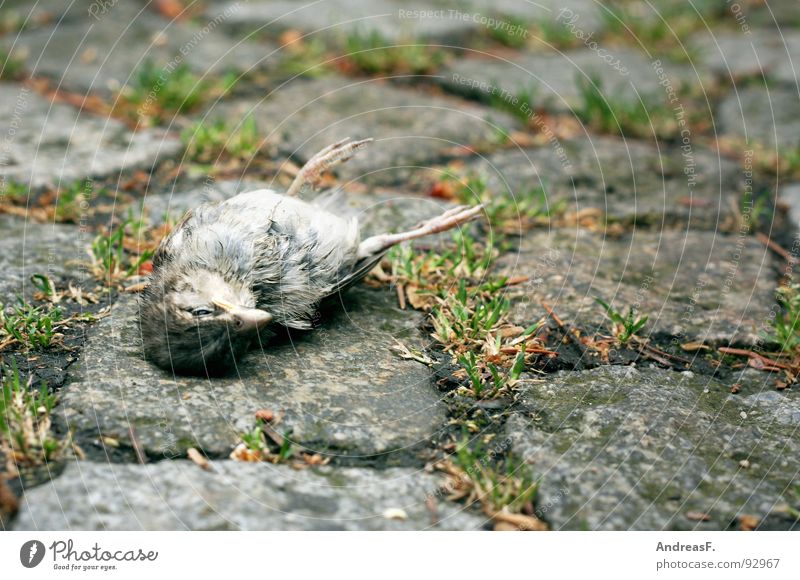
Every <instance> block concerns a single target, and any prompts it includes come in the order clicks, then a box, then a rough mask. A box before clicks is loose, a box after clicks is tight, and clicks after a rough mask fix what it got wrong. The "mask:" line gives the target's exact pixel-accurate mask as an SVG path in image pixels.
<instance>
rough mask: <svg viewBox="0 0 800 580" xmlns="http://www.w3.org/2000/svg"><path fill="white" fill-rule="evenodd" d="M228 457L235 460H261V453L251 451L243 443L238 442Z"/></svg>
mask: <svg viewBox="0 0 800 580" xmlns="http://www.w3.org/2000/svg"><path fill="white" fill-rule="evenodd" d="M230 458H231V459H233V460H235V461H261V459H262V457H261V453H260V452H259V451H253V450H252V449H250V448H249V447H247V445H245V444H244V443H239V445H237V446H236V448H235V449H234V450H233V451H231V454H230Z"/></svg>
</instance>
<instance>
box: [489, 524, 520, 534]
mask: <svg viewBox="0 0 800 580" xmlns="http://www.w3.org/2000/svg"><path fill="white" fill-rule="evenodd" d="M494 531H495V532H519V531H520V529H519V528H518V527H517V526H515V525H514V524H510V523H508V522H495V524H494Z"/></svg>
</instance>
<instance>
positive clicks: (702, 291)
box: [499, 229, 777, 345]
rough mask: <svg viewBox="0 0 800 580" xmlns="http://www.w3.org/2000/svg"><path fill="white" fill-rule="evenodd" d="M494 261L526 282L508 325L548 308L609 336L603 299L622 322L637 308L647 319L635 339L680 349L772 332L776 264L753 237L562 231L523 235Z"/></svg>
mask: <svg viewBox="0 0 800 580" xmlns="http://www.w3.org/2000/svg"><path fill="white" fill-rule="evenodd" d="M499 263H500V268H501V271H503V273H504V274H507V275H509V276H528V277H529V279H530V281H529V282H528V283H527V284H524V285H519V286H515V287H513V288H512V289H509V296H510V297H511V298H512V299H513V301H512V319H514V320H515V321H517V322H518V323H520V324H522V325H523V326H526V325H527V324H529V323H531V322H533V321H535V320H537V319H539V318H540V317H541V316H542V315H544V310H543V309H542V307H541V306H540V301H541V300H545V301H546V302H548V304H549V305H550V306H552V307H553V308H554V309H555V311H556V313H557V314H558V315H559V316H561V318H563V319H564V320H565V321H567V322H569V323H572V324H576V325H578V326H580V327H585V328H587V329H589V331H590V332H592V331H595V330H597V328H598V327H599V326H603V327H606V328H607V327H608V326H609V324H608V318H607V316H606V314H605V311H604V310H603V309H602V308H601V307H600V306H599V305H598V304H597V303H595V298H601V299H603V300H605V301H606V302H608V303H610V304H611V305H612V306H613V307H614V308H616V309H617V310H618V311H621V312H622V313H623V314H626V313H627V311H628V308H629V307H634V308H635V309H636V310H637V311H638V312H639V313H640V314H643V315H647V316H649V321H648V322H647V325H646V326H645V327H644V330H643V331H642V332H640V334H642V335H644V336H646V335H648V334H652V335H654V336H659V337H660V338H662V339H663V338H667V339H671V340H674V341H675V342H676V343H684V342H690V341H705V342H707V343H712V344H713V343H716V344H720V345H727V344H728V343H731V344H742V345H753V344H756V343H758V342H759V340H760V336H761V334H762V333H764V332H768V331H771V327H770V326H769V321H770V319H771V310H770V309H771V307H774V291H775V288H776V286H777V279H776V277H775V272H777V264H776V263H775V260H774V258H773V256H772V254H771V253H770V251H769V250H768V249H767V248H766V247H765V246H764V245H763V244H760V243H759V242H757V241H756V240H755V239H753V238H750V237H738V236H724V235H720V234H718V233H714V232H689V233H686V232H682V231H669V230H665V231H662V232H650V231H643V230H637V231H635V232H634V233H633V234H628V235H625V236H622V237H621V238H608V237H606V236H605V235H603V234H602V233H593V232H589V231H587V230H584V229H576V230H567V229H562V230H553V231H550V232H541V233H539V232H536V233H530V234H528V235H527V236H526V237H525V238H524V239H522V240H521V241H520V247H519V251H518V252H516V253H514V252H511V253H509V254H508V255H505V256H503V257H501V258H500V261H499ZM523 323H524V324H523Z"/></svg>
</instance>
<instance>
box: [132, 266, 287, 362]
mask: <svg viewBox="0 0 800 580" xmlns="http://www.w3.org/2000/svg"><path fill="white" fill-rule="evenodd" d="M165 270H167V269H162V270H160V271H158V272H154V274H153V277H152V279H151V281H150V284H149V285H148V287H147V289H146V290H145V292H144V293H143V295H142V297H141V302H140V315H139V316H140V326H141V332H142V338H143V340H144V351H145V357H146V358H148V359H150V360H152V361H153V362H155V363H156V364H157V365H159V366H160V367H162V368H165V369H168V370H174V371H177V372H181V373H190V374H208V375H216V374H221V373H223V372H225V371H226V370H228V369H229V368H230V367H231V366H233V364H234V363H235V362H236V359H237V358H238V357H239V356H240V355H242V354H243V353H244V352H245V351H246V350H247V348H248V347H249V345H250V343H251V341H252V340H253V339H254V338H255V336H256V335H257V333H258V330H259V329H261V328H263V327H264V326H266V325H267V324H269V323H270V322H271V321H272V315H271V314H269V313H268V312H266V311H264V310H260V309H258V308H256V307H255V297H254V296H253V293H252V292H251V291H250V289H249V288H247V287H245V286H243V285H241V284H237V283H236V282H231V281H229V280H226V279H225V277H223V276H222V275H220V274H218V273H214V272H209V271H205V270H192V271H189V272H181V273H178V274H169V273H167V272H166V271H165Z"/></svg>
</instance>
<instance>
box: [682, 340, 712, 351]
mask: <svg viewBox="0 0 800 580" xmlns="http://www.w3.org/2000/svg"><path fill="white" fill-rule="evenodd" d="M681 348H682V349H683V350H685V351H686V352H695V351H698V350H711V347H710V346H707V345H705V344H703V343H702V342H687V343H686V344H682V345H681Z"/></svg>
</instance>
